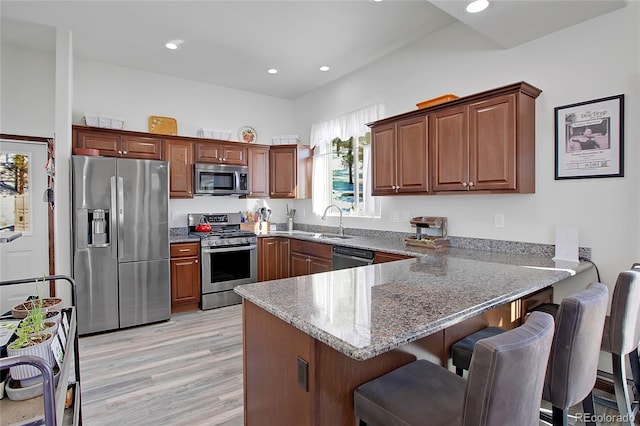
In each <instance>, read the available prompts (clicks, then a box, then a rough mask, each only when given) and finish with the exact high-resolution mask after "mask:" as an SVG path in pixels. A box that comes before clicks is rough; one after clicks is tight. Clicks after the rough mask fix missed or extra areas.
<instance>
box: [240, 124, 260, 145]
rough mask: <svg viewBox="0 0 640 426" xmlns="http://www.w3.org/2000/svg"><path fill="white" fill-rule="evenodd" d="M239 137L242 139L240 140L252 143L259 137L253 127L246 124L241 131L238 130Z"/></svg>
mask: <svg viewBox="0 0 640 426" xmlns="http://www.w3.org/2000/svg"><path fill="white" fill-rule="evenodd" d="M238 138H239V139H240V142H248V143H252V142H255V141H256V140H257V139H258V134H257V133H256V130H255V129H254V128H253V127H249V126H244V127H242V128H240V131H239V132H238Z"/></svg>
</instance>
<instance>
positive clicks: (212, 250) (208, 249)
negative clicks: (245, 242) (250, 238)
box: [202, 244, 258, 254]
mask: <svg viewBox="0 0 640 426" xmlns="http://www.w3.org/2000/svg"><path fill="white" fill-rule="evenodd" d="M257 248H258V246H257V245H255V244H253V245H249V246H236V247H216V248H212V247H202V253H204V254H209V253H223V252H229V251H244V250H255V249H257Z"/></svg>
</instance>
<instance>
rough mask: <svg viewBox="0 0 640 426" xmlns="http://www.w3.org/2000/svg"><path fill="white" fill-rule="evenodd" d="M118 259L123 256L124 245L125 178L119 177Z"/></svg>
mask: <svg viewBox="0 0 640 426" xmlns="http://www.w3.org/2000/svg"><path fill="white" fill-rule="evenodd" d="M117 184H118V206H117V208H118V247H119V248H120V250H119V255H118V259H121V258H122V254H123V251H124V250H123V247H124V179H122V178H121V177H118V182H117Z"/></svg>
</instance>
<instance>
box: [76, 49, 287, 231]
mask: <svg viewBox="0 0 640 426" xmlns="http://www.w3.org/2000/svg"><path fill="white" fill-rule="evenodd" d="M74 72H75V76H74V102H73V122H74V124H84V121H83V117H84V114H85V113H86V112H91V113H100V114H105V115H109V116H115V117H120V118H123V119H124V121H125V129H126V130H135V131H141V132H147V131H148V130H149V116H150V115H159V116H166V117H173V118H175V119H176V120H177V122H178V134H179V135H181V136H196V135H197V131H198V128H200V127H203V128H214V129H221V130H229V131H231V140H235V141H237V140H238V130H239V129H240V128H241V127H242V126H251V127H253V128H254V129H255V130H256V133H257V134H258V140H257V143H262V144H270V143H271V138H272V137H273V136H276V135H283V134H291V133H292V128H293V102H292V101H289V100H285V99H280V98H275V97H271V96H265V95H260V94H254V93H250V92H245V91H241V90H235V89H229V88H226V87H221V86H213V85H210V84H204V83H199V82H195V81H189V80H184V79H179V78H174V77H169V76H165V75H160V74H153V73H149V72H144V71H138V70H134V69H129V68H124V67H120V66H116V65H110V64H105V63H101V62H95V61H87V60H83V59H80V58H76V59H75V68H74ZM267 204H274V203H273V202H271V201H270V202H269V203H267ZM267 204H265V202H264V201H256V200H239V199H237V198H232V197H195V198H193V199H190V200H177V199H172V200H171V202H170V210H171V218H170V221H169V225H170V226H171V227H184V226H187V214H188V213H202V212H235V211H241V210H253V209H254V207H255V206H256V205H257V206H259V207H262V206H263V205H267ZM275 204H278V203H277V202H276V203H275ZM274 210H277V212H278V213H277V214H276V213H274V216H273V219H274V220H281V221H285V216H284V207H283V209H282V218H281V219H280V218H279V217H280V216H279V214H280V210H281V209H279V208H278V209H274Z"/></svg>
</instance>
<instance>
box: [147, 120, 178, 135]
mask: <svg viewBox="0 0 640 426" xmlns="http://www.w3.org/2000/svg"><path fill="white" fill-rule="evenodd" d="M149 133H159V134H162V135H177V134H178V122H177V121H176V119H175V118H171V117H160V116H157V115H152V116H150V117H149Z"/></svg>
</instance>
